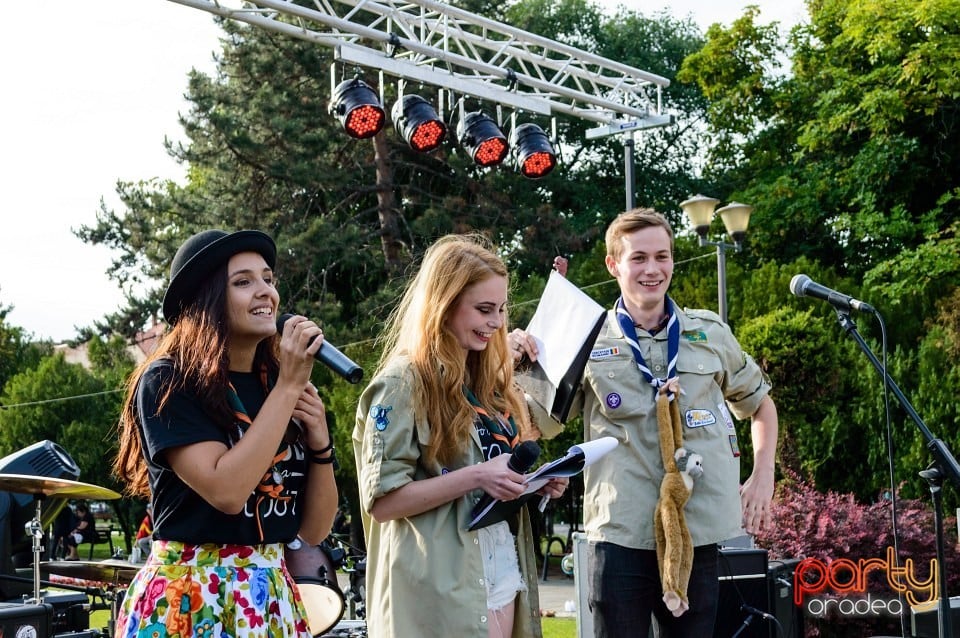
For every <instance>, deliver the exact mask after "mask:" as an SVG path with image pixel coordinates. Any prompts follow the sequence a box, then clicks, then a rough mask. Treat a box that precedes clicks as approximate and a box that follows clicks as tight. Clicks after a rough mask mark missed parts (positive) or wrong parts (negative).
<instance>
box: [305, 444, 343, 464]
mask: <svg viewBox="0 0 960 638" xmlns="http://www.w3.org/2000/svg"><path fill="white" fill-rule="evenodd" d="M326 452H330V456H319V455H320V454H322V453H326ZM310 461H311V462H313V463H316V464H317V465H330V464H331V463H333V469H334V470H339V469H340V463H338V462H337V451H336V450H335V449H334V447H333V446H332V445H330V446H328V447H325V448H323V450H321V451H320V452H313V451H311V454H310Z"/></svg>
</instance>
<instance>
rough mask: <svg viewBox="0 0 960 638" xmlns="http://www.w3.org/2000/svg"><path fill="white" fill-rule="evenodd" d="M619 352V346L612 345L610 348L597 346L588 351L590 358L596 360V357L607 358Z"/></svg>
mask: <svg viewBox="0 0 960 638" xmlns="http://www.w3.org/2000/svg"><path fill="white" fill-rule="evenodd" d="M618 354H620V348H618V347H617V346H613V347H611V348H597V349H596V350H591V351H590V359H592V360H594V361H596V360H598V359H609V358H610V357H614V356H616V355H618Z"/></svg>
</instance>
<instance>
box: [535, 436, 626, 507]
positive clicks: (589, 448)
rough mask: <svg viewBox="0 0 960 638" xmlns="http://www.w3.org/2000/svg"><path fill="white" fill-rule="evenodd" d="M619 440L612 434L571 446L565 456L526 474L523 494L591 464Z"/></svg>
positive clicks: (609, 450) (611, 448)
mask: <svg viewBox="0 0 960 638" xmlns="http://www.w3.org/2000/svg"><path fill="white" fill-rule="evenodd" d="M618 444H619V441H617V440H616V439H615V438H613V437H612V436H604V437H601V438H599V439H594V440H593V441H586V442H585V443H580V444H578V445H574V446H572V447H571V448H570V449H569V450H567V454H566V456H563V457H561V458H559V459H556V460H554V461H551V462H549V463H546V464H544V465H541V466H540V467H539V468H537V469H536V471H534V472H531V473H530V474H527V476H526V481H525V482H526V483H527V487H526V488H525V489H524V490H523V493H524V494H529V493H531V492H536V491H537V490H539V489H540V488H541V487H543V486H544V485H546V484H547V482H548V481H549V480H550V479H552V478H569V477H571V476H574V475H576V474H579V473H580V472H582V471H583V469H584V468H585V467H589V466H590V465H593V464H594V463H596V462H597V461H599V460H600V459H602V458H603V457H604V456H606V455H607V454H609V453H610V452H611V451H612V450H613V448H615V447H617V445H618Z"/></svg>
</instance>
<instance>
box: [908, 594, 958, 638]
mask: <svg viewBox="0 0 960 638" xmlns="http://www.w3.org/2000/svg"><path fill="white" fill-rule="evenodd" d="M950 629H951V632H952V633H953V637H954V638H957V637H958V636H960V598H958V597H956V596H954V597H953V598H951V599H950ZM910 634H911V635H912V636H913V638H939V636H940V601H939V600H936V601H932V602H930V603H924V604H922V605H917V606H915V607H911V608H910Z"/></svg>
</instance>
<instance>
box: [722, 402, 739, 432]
mask: <svg viewBox="0 0 960 638" xmlns="http://www.w3.org/2000/svg"><path fill="white" fill-rule="evenodd" d="M717 410H719V411H720V416H721V417H723V421H724V423H726V424H727V429H728V430H730V431H731V432H736V431H737V430H736V428H734V427H733V417H732V416H730V410H728V409H727V404H726V403H718V404H717Z"/></svg>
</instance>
